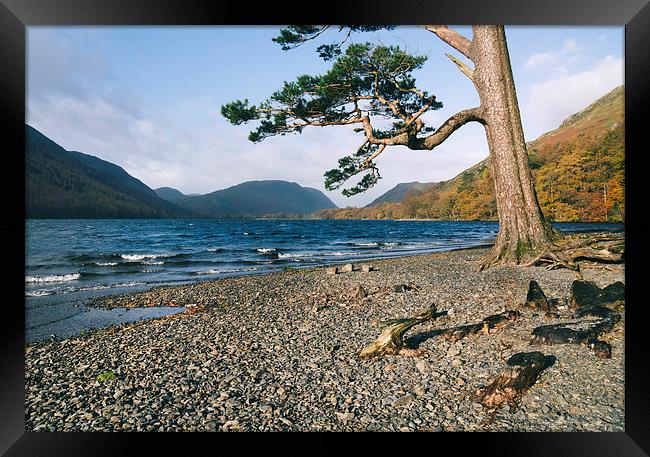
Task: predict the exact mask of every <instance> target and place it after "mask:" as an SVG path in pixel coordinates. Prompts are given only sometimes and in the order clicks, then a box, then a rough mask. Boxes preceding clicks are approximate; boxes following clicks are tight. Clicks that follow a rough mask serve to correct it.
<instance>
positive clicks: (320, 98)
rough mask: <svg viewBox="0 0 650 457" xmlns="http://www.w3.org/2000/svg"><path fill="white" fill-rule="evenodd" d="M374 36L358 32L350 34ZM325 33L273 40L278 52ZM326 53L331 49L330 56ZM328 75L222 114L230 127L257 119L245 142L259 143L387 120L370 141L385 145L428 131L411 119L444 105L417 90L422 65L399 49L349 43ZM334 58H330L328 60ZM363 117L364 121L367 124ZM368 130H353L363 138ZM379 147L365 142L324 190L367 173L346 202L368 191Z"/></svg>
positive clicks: (291, 33) (294, 33) (297, 30)
mask: <svg viewBox="0 0 650 457" xmlns="http://www.w3.org/2000/svg"><path fill="white" fill-rule="evenodd" d="M357 29H358V30H364V31H366V29H367V30H371V29H374V26H373V27H368V28H361V27H360V28H355V30H357ZM320 33H322V28H319V27H317V26H292V27H290V28H288V29H284V30H283V31H282V32H281V35H280V37H278V38H277V39H276V40H275V41H277V42H278V43H281V44H282V45H283V48H286V49H290V48H291V47H294V45H299V44H300V43H302V42H304V41H306V40H309V39H313V38H314V37H315V36H318V34H320ZM327 52H328V53H329V54H328V55H330V54H331V53H332V52H333V51H332V50H331V49H330V50H328V51H327ZM336 55H337V57H336V60H335V61H334V62H333V64H332V67H331V69H330V70H329V71H327V72H326V73H325V74H322V75H316V76H311V75H302V76H299V77H298V78H296V80H295V81H291V82H285V83H284V84H283V86H282V87H281V88H280V89H279V90H278V91H276V92H274V93H273V94H272V95H271V96H270V97H269V98H268V99H267V100H265V101H263V102H261V103H260V104H259V105H250V104H249V102H248V100H243V101H241V100H237V101H234V102H230V103H228V104H226V105H224V106H222V108H221V113H222V114H223V116H224V117H225V118H226V119H227V120H228V121H229V122H231V123H232V124H234V125H240V124H242V123H247V122H250V121H258V126H257V128H256V129H255V130H253V131H251V132H250V134H249V140H251V141H253V142H259V141H262V140H264V139H266V138H268V137H270V136H274V135H286V134H288V133H301V132H302V130H303V129H304V128H305V127H308V126H317V127H323V126H331V125H352V124H359V123H363V122H369V120H370V118H371V117H377V118H380V119H383V120H384V121H387V126H386V127H384V128H382V129H377V128H372V127H370V128H371V129H372V134H373V136H374V137H375V138H378V139H385V138H390V137H393V136H395V135H398V134H403V133H406V134H407V135H409V137H416V136H417V135H419V134H421V133H426V132H430V131H431V130H432V129H431V128H429V127H427V126H425V125H424V123H423V122H422V121H421V120H418V122H414V120H413V119H411V116H412V115H413V114H414V113H416V112H420V111H421V110H424V111H426V110H429V109H439V108H441V107H442V103H441V102H439V101H437V100H436V97H435V96H434V95H429V94H428V93H427V92H426V91H423V90H419V89H418V88H417V87H416V85H415V83H416V81H415V78H414V77H413V75H412V73H413V71H415V70H417V69H419V68H421V67H422V65H423V64H424V63H425V62H426V60H427V59H426V57H425V56H417V55H411V54H409V53H407V52H405V51H403V50H402V49H400V48H399V47H396V46H373V45H371V44H369V43H363V44H351V45H349V46H348V47H347V49H346V50H345V52H344V53H341V52H339V53H337V54H336ZM332 56H333V55H332ZM364 119H365V121H364ZM365 128H368V127H367V125H366V124H364V128H356V129H355V131H357V132H365ZM378 149H379V145H378V144H375V143H370V142H367V141H366V142H364V144H363V145H362V146H361V147H360V148H359V149H358V150H357V151H356V152H355V153H354V154H353V155H348V156H345V157H342V158H341V159H340V160H339V163H338V167H337V168H336V169H333V170H329V171H328V172H326V173H325V187H326V188H327V189H330V190H332V189H338V188H339V187H340V186H341V185H342V184H343V183H344V182H345V181H347V180H348V179H350V178H351V177H352V176H354V175H357V174H359V173H362V172H367V173H365V174H364V176H363V177H362V178H361V179H360V180H359V181H358V183H357V184H356V185H355V186H353V187H351V188H348V189H344V190H343V195H346V196H350V195H354V194H357V193H359V192H363V191H365V190H367V189H368V188H370V187H372V186H373V185H374V184H375V183H377V181H378V180H379V179H380V175H379V172H378V169H377V167H376V165H375V163H374V162H373V161H372V160H371V156H373V154H375V153H376V152H378Z"/></svg>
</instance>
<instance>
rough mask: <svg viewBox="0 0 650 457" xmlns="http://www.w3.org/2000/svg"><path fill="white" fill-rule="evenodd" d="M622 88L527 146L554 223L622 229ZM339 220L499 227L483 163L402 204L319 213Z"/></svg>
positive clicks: (539, 190) (546, 211) (546, 210)
mask: <svg viewBox="0 0 650 457" xmlns="http://www.w3.org/2000/svg"><path fill="white" fill-rule="evenodd" d="M624 125H625V111H624V86H619V87H617V88H616V89H614V90H612V91H611V92H609V93H608V94H606V95H604V96H603V97H601V98H599V99H598V100H596V101H595V102H593V103H592V104H591V105H589V106H588V107H586V108H585V109H583V110H581V111H579V112H578V113H576V114H574V115H572V116H570V117H568V118H567V119H565V120H564V122H562V124H561V125H560V126H559V127H558V128H557V129H555V130H553V131H550V132H547V133H545V134H543V135H541V136H540V137H539V138H537V139H536V140H534V141H532V142H529V143H528V152H529V163H530V167H531V170H532V173H533V178H534V180H535V188H536V190H537V196H538V199H539V202H540V205H541V207H542V211H543V212H544V215H545V216H546V217H547V218H548V219H550V220H553V221H558V222H571V221H593V222H596V221H609V222H620V221H623V220H624V214H625V192H624V189H625V135H624ZM317 217H323V218H344V219H349V218H353V219H406V218H422V219H425V218H426V219H440V220H496V219H497V211H496V202H495V198H494V189H493V187H492V180H491V177H490V169H489V162H488V159H485V160H483V161H481V162H479V163H478V164H476V165H474V166H472V167H470V168H469V169H467V170H465V171H463V172H462V173H460V174H459V175H457V176H456V177H454V178H452V179H450V180H449V181H444V182H441V183H438V184H436V185H434V186H433V187H432V188H430V189H428V190H426V191H424V192H422V193H420V194H414V193H410V194H408V195H407V196H406V197H405V198H404V199H403V200H402V201H401V202H399V203H382V204H379V205H376V206H373V207H372V208H358V209H357V208H352V209H350V208H348V209H345V210H338V211H323V212H320V213H319V214H318V215H317Z"/></svg>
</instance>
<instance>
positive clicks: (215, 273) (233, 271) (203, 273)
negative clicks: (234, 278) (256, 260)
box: [194, 268, 259, 275]
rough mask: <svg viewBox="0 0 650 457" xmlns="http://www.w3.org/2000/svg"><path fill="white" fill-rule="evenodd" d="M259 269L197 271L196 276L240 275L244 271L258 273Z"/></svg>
mask: <svg viewBox="0 0 650 457" xmlns="http://www.w3.org/2000/svg"><path fill="white" fill-rule="evenodd" d="M257 270H259V268H232V269H226V270H215V269H212V268H211V269H209V270H203V271H195V272H194V274H195V275H218V274H221V273H239V272H242V271H257Z"/></svg>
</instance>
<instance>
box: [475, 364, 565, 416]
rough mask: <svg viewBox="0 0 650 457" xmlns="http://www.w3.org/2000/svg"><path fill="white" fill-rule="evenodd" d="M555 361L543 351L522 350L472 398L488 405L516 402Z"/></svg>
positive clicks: (494, 405)
mask: <svg viewBox="0 0 650 457" xmlns="http://www.w3.org/2000/svg"><path fill="white" fill-rule="evenodd" d="M554 361H555V357H553V356H546V355H544V354H543V353H541V352H520V353H518V354H515V355H513V356H512V357H510V358H509V359H508V362H507V366H506V368H505V369H504V370H503V371H502V372H501V374H499V376H498V377H497V378H496V379H495V380H494V381H493V382H492V383H491V384H490V385H489V386H487V387H483V388H481V389H478V390H477V391H476V392H475V393H474V395H473V396H472V400H473V401H475V402H478V403H481V404H483V405H484V406H488V407H498V406H500V405H502V404H504V403H506V404H514V403H515V402H516V400H517V399H519V398H521V397H522V396H523V395H524V393H525V392H526V391H527V390H528V389H529V388H530V387H531V386H532V385H533V384H535V382H536V381H537V378H538V377H539V374H540V373H541V372H542V370H544V369H545V368H547V367H549V366H550V365H552V364H553V362H554Z"/></svg>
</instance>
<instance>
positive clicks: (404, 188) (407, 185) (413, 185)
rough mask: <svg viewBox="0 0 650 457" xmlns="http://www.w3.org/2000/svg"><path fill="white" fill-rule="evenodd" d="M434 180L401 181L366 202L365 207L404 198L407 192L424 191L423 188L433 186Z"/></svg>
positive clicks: (398, 200)
mask: <svg viewBox="0 0 650 457" xmlns="http://www.w3.org/2000/svg"><path fill="white" fill-rule="evenodd" d="M436 184H437V183H435V182H417V181H415V182H402V183H399V184H398V185H396V186H395V187H393V188H392V189H391V190H389V191H388V192H385V193H383V194H381V195H380V196H379V197H377V198H375V199H374V200H373V201H372V202H370V203H368V204H367V205H366V206H365V207H366V208H371V207H373V206H377V205H379V204H380V203H396V202H401V201H402V200H404V197H406V195H407V194H410V193H412V194H417V193H421V192H424V191H425V190H427V189H429V188H431V187H433V186H435V185H436Z"/></svg>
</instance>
